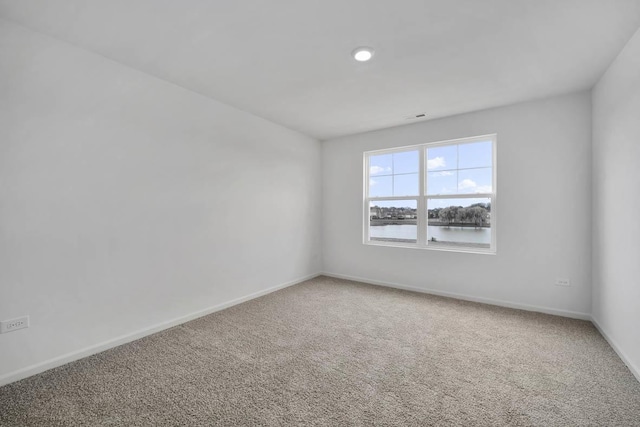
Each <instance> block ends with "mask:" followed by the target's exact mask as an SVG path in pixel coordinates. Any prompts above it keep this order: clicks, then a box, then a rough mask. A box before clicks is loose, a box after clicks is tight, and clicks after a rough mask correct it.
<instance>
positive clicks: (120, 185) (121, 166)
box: [0, 20, 322, 384]
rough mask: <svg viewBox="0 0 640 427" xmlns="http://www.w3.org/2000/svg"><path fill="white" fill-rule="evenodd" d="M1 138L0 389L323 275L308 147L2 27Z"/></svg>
mask: <svg viewBox="0 0 640 427" xmlns="http://www.w3.org/2000/svg"><path fill="white" fill-rule="evenodd" d="M0 135H1V136H0V320H5V319H10V318H13V317H16V316H21V315H26V314H28V315H30V316H31V327H30V328H29V329H25V330H20V331H15V332H11V333H8V334H3V335H0V358H1V363H0V384H1V383H2V382H7V381H10V380H12V379H17V378H19V377H20V376H24V375H26V374H28V373H33V372H34V370H33V369H30V368H33V367H34V365H37V364H41V363H45V362H47V361H51V360H52V359H54V358H57V357H61V356H64V355H67V354H69V353H74V352H78V351H80V350H82V349H86V348H87V347H89V348H90V347H92V346H96V345H99V344H100V343H104V342H108V341H110V340H114V339H117V338H118V337H122V336H125V335H128V334H131V333H132V332H135V331H139V330H145V329H147V328H150V327H153V326H154V325H158V324H162V323H163V322H166V321H170V320H172V319H176V318H180V317H181V316H187V315H189V314H192V313H194V312H197V311H199V310H204V309H207V308H208V307H212V306H216V305H219V304H224V303H228V302H229V301H232V300H234V299H236V298H241V297H245V296H247V295H250V294H253V293H255V292H260V291H264V290H265V289H267V288H270V287H273V286H276V285H280V284H284V283H288V282H291V281H295V280H298V279H301V278H304V277H306V276H309V275H313V274H315V273H317V272H319V271H320V270H321V262H322V260H321V243H320V236H321V234H320V232H321V229H320V222H321V217H320V209H321V205H320V197H321V179H320V172H321V170H320V157H321V152H320V143H319V142H318V141H315V140H312V139H310V138H308V137H305V136H303V135H301V134H298V133H296V132H293V131H290V130H288V129H285V128H283V127H281V126H277V125H275V124H273V123H270V122H268V121H266V120H263V119H260V118H257V117H255V116H252V115H249V114H246V113H244V112H241V111H238V110H236V109H233V108H230V107H227V106H225V105H223V104H220V103H217V102H215V101H212V100H210V99H207V98H204V97H202V96H200V95H197V94H195V93H193V92H189V91H187V90H184V89H182V88H180V87H178V86H175V85H172V84H169V83H166V82H163V81H161V80H158V79H155V78H153V77H150V76H148V75H145V74H142V73H139V72H136V71H134V70H132V69H129V68H127V67H124V66H121V65H119V64H117V63H115V62H112V61H109V60H106V59H104V58H102V57H100V56H97V55H93V54H90V53H87V52H85V51H82V50H80V49H77V48H74V47H72V46H70V45H67V44H64V43H61V42H58V41H56V40H53V39H51V38H47V37H44V36H42V35H40V34H37V33H34V32H31V31H29V30H26V29H24V28H22V27H19V26H16V25H14V24H10V23H8V22H6V21H3V20H0ZM85 354H86V352H85ZM60 360H67V359H64V357H63V359H60ZM54 364H56V363H54ZM46 366H50V365H42V366H41V367H40V368H42V367H46ZM35 370H36V371H37V370H38V369H35Z"/></svg>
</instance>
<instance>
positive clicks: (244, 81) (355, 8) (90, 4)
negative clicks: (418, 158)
mask: <svg viewBox="0 0 640 427" xmlns="http://www.w3.org/2000/svg"><path fill="white" fill-rule="evenodd" d="M0 17H3V18H5V19H7V20H10V21H13V22H16V23H18V24H21V25H23V26H25V27H27V28H30V29H32V30H35V31H38V32H41V33H44V34H47V35H50V36H53V37H55V38H58V39H60V40H63V41H66V42H69V43H72V44H74V45H76V46H79V47H82V48H85V49H87V50H89V51H92V52H95V53H97V54H100V55H103V56H105V57H107V58H110V59H112V60H115V61H118V62H120V63H122V64H125V65H127V66H130V67H132V68H135V69H138V70H140V71H143V72H145V73H148V74H151V75H153V76H156V77H158V78H161V79H163V80H166V81H169V82H172V83H175V84H177V85H180V86H182V87H184V88H187V89H190V90H192V91H195V92H198V93H200V94H203V95H205V96H208V97H210V98H214V99H216V100H218V101H222V102H224V103H226V104H229V105H232V106H234V107H237V108H239V109H241V110H244V111H247V112H250V113H253V114H255V115H258V116H261V117H264V118H266V119H269V120H271V121H273V122H276V123H279V124H282V125H284V126H287V127H289V128H291V129H295V130H298V131H300V132H302V133H305V134H307V135H310V136H313V137H316V138H318V139H328V138H332V137H336V136H341V135H346V134H352V133H357V132H363V131H369V130H374V129H380V128H385V127H390V126H397V125H402V124H407V123H415V121H416V120H421V119H416V118H415V115H417V114H420V113H424V114H426V119H430V118H435V117H442V116H447V115H452V114H458V113H463V112H468V111H474V110H479V109H484V108H490V107H495V106H499V105H506V104H511V103H514V102H520V101H524V100H528V99H533V98H540V97H545V96H550V95H555V94H560V93H567V92H572V91H577V90H581V89H587V88H590V87H591V86H593V84H594V83H595V82H596V81H597V79H598V78H599V77H600V76H601V75H602V73H603V72H604V71H605V69H606V68H607V67H608V65H609V64H610V63H611V61H612V60H613V59H614V58H615V56H616V55H617V54H618V53H619V52H620V50H621V49H622V47H623V46H624V44H625V43H626V42H627V41H628V40H629V39H630V38H631V36H632V35H633V33H634V32H635V31H636V29H637V28H638V26H640V0H537V1H531V0H482V1H479V0H438V1H435V0H394V1H388V0H305V1H301V0H270V1H258V0H245V1H237V0H214V1H211V0H180V1H175V0H103V1H87V0H56V1H51V0H0ZM361 45H366V46H372V47H373V48H374V49H375V50H376V55H375V57H374V59H373V60H372V61H370V62H368V63H357V62H355V61H354V60H353V58H352V57H351V56H350V52H351V51H352V50H353V49H354V48H355V47H357V46H361ZM408 117H413V118H412V119H410V118H408ZM422 120H424V119H422Z"/></svg>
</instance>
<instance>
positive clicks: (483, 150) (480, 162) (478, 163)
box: [458, 141, 493, 169]
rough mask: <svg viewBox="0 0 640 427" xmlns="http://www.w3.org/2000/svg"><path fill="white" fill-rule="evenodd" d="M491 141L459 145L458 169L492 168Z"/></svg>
mask: <svg viewBox="0 0 640 427" xmlns="http://www.w3.org/2000/svg"><path fill="white" fill-rule="evenodd" d="M492 158H493V157H492V155H491V141H483V142H474V143H471V144H460V145H458V168H459V169H464V168H478V167H491V166H492Z"/></svg>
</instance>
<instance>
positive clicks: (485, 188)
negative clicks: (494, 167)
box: [476, 185, 492, 193]
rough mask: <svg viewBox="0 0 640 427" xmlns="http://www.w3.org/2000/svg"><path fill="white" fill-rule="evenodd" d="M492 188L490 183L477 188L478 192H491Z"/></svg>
mask: <svg viewBox="0 0 640 427" xmlns="http://www.w3.org/2000/svg"><path fill="white" fill-rule="evenodd" d="M491 191H492V188H491V186H490V185H481V186H479V187H477V188H476V193H491Z"/></svg>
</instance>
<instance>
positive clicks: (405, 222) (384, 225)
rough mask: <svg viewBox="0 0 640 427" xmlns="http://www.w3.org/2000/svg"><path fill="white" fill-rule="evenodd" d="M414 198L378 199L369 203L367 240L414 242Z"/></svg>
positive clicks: (415, 229) (415, 228)
mask: <svg viewBox="0 0 640 427" xmlns="http://www.w3.org/2000/svg"><path fill="white" fill-rule="evenodd" d="M416 207H417V204H416V201H415V200H393V201H391V200H389V201H387V200H378V201H376V202H371V203H370V205H369V240H371V241H378V242H399V243H416V242H417V240H418V227H417V225H416V217H417V211H416Z"/></svg>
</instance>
